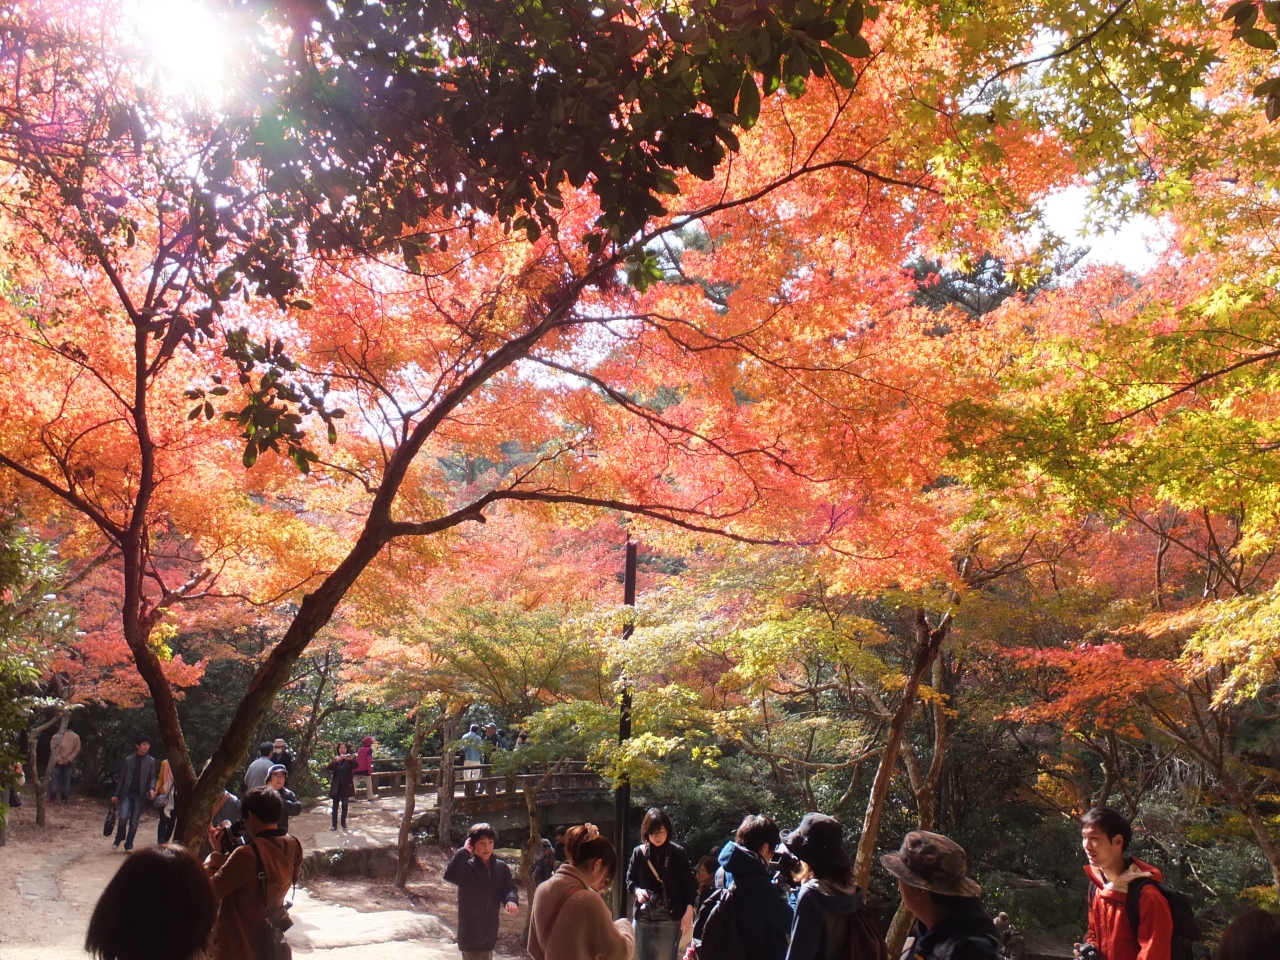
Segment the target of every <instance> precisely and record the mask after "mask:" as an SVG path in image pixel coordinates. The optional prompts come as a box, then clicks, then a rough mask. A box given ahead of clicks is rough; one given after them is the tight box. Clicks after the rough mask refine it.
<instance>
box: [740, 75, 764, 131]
mask: <svg viewBox="0 0 1280 960" xmlns="http://www.w3.org/2000/svg"><path fill="white" fill-rule="evenodd" d="M758 119H760V91H759V90H757V89H756V78H755V77H753V76H752V75H751V73H750V71H748V72H747V74H746V76H744V77H743V78H742V87H741V88H740V89H739V90H738V122H739V123H740V124H742V128H743V129H744V130H750V129H751V128H752V127H754V126H755V125H756V121H757V120H758Z"/></svg>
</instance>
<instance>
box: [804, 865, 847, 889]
mask: <svg viewBox="0 0 1280 960" xmlns="http://www.w3.org/2000/svg"><path fill="white" fill-rule="evenodd" d="M805 863H807V864H809V869H810V870H811V871H813V876H814V878H815V879H817V880H826V881H829V882H830V883H839V884H843V885H844V886H846V887H847V886H849V884H851V883H853V865H852V864H851V863H849V861H848V860H847V859H846V860H844V861H842V862H838V863H837V862H831V863H828V862H826V861H820V862H818V863H815V862H814V861H813V860H806V861H805Z"/></svg>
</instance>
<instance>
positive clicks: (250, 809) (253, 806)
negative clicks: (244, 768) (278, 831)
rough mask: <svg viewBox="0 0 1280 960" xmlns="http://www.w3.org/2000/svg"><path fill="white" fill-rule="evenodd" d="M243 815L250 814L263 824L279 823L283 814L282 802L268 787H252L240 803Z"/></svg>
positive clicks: (278, 795)
mask: <svg viewBox="0 0 1280 960" xmlns="http://www.w3.org/2000/svg"><path fill="white" fill-rule="evenodd" d="M240 810H241V811H242V812H243V813H246V814H249V813H252V814H253V815H254V816H255V817H257V818H258V819H259V820H261V821H262V822H263V823H279V822H280V817H281V816H282V815H283V814H284V801H283V800H281V799H280V794H278V793H276V792H275V791H274V790H273V789H271V788H270V787H254V788H253V789H252V790H250V791H249V792H248V793H246V794H245V795H244V799H243V800H241V801H240Z"/></svg>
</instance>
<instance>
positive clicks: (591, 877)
mask: <svg viewBox="0 0 1280 960" xmlns="http://www.w3.org/2000/svg"><path fill="white" fill-rule="evenodd" d="M564 852H565V856H566V857H567V858H568V862H567V863H564V864H561V865H560V869H558V870H557V871H556V872H555V873H554V874H553V875H552V877H551V879H550V880H548V881H546V882H545V883H543V884H542V885H541V886H539V887H538V890H537V893H535V894H534V897H533V911H532V912H533V917H532V922H531V923H530V924H529V953H530V955H532V956H533V958H534V960H631V955H632V953H633V952H634V950H635V934H634V933H632V931H631V924H630V923H629V922H627V921H626V920H614V919H613V915H612V913H611V912H610V911H609V907H608V906H607V905H606V904H605V902H604V898H603V897H601V896H600V892H601V891H603V890H607V889H608V888H609V885H610V884H611V883H613V876H614V874H615V873H616V872H617V870H618V854H617V851H615V850H614V849H613V844H612V843H610V842H609V841H608V840H606V839H605V838H604V837H602V836H600V832H599V831H598V830H597V829H596V828H595V826H594V825H592V824H590V823H586V824H582V825H580V826H576V827H570V828H569V831H568V832H567V833H566V834H565V838H564Z"/></svg>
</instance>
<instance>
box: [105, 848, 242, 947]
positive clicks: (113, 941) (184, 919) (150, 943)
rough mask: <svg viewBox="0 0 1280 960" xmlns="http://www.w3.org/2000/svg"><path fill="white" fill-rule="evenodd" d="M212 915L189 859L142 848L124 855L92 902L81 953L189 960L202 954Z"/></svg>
mask: <svg viewBox="0 0 1280 960" xmlns="http://www.w3.org/2000/svg"><path fill="white" fill-rule="evenodd" d="M217 915H218V905H217V902H216V901H215V900H214V898H213V885H212V884H211V883H210V882H209V877H208V875H206V874H205V872H204V868H203V867H201V866H200V864H199V863H198V862H197V861H196V858H195V857H193V856H192V855H191V854H190V853H188V852H187V851H186V850H184V849H183V848H182V847H147V848H146V849H143V850H138V851H135V852H134V853H131V854H129V856H128V858H127V859H126V860H125V862H124V863H123V864H121V866H120V869H119V870H117V871H116V875H115V876H114V877H112V878H111V882H110V883H108V884H107V888H106V889H105V890H103V891H102V896H100V897H98V903H97V905H96V906H94V908H93V916H92V917H90V918H89V931H88V933H86V934H85V938H84V948H85V950H86V951H87V952H88V953H90V954H91V955H93V956H94V957H96V958H97V960H194V958H196V957H203V956H204V955H205V951H206V950H207V949H208V947H209V936H210V934H211V933H212V931H213V921H214V919H215V918H216V917H217Z"/></svg>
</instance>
